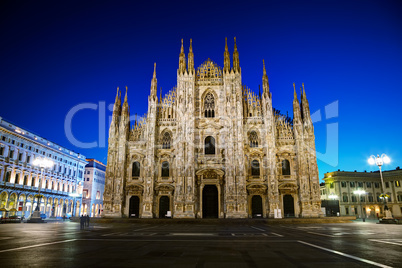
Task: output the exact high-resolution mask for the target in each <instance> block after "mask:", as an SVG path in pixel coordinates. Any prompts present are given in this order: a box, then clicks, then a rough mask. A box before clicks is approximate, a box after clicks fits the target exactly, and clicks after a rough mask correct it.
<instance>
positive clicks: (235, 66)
mask: <svg viewBox="0 0 402 268" xmlns="http://www.w3.org/2000/svg"><path fill="white" fill-rule="evenodd" d="M233 71H234V72H235V73H239V72H240V62H239V52H238V51H237V45H236V37H235V38H234V51H233Z"/></svg>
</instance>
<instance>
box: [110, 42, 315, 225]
mask: <svg viewBox="0 0 402 268" xmlns="http://www.w3.org/2000/svg"><path fill="white" fill-rule="evenodd" d="M231 59H232V61H231ZM293 87H294V99H293V118H292V119H290V118H289V117H288V116H285V115H282V114H280V113H279V112H278V111H277V110H275V109H274V108H273V107H272V93H271V90H270V88H269V83H268V76H267V73H266V69H265V65H263V70H262V93H260V94H258V95H257V94H255V93H253V91H251V90H250V89H249V88H248V87H247V86H245V85H244V84H243V82H242V74H241V68H240V62H239V52H238V51H237V46H236V39H235V42H234V51H233V56H232V57H231V56H230V53H229V50H228V46H227V42H226V45H225V51H224V62H223V68H222V67H220V66H219V65H217V64H216V63H215V62H213V61H212V60H210V59H207V60H206V61H205V62H204V63H202V64H201V65H200V66H199V67H198V68H195V66H194V54H193V49H192V44H191V40H190V47H189V52H188V54H187V57H186V55H185V53H184V48H183V40H182V45H181V52H180V56H179V68H178V70H177V86H176V87H175V88H173V89H172V90H171V91H170V92H169V93H167V94H166V95H165V96H164V97H162V96H161V94H159V97H158V93H157V78H156V65H155V67H154V72H153V77H152V80H151V90H150V95H149V97H148V112H147V113H146V115H145V116H143V117H142V119H141V120H135V122H130V119H129V118H130V114H129V110H130V109H129V105H128V103H127V90H126V94H125V97H124V100H123V104H122V100H121V93H120V91H119V90H118V91H117V95H116V101H115V104H114V110H113V117H112V123H111V125H110V129H109V143H108V158H107V170H106V184H105V192H104V201H103V204H104V210H103V216H104V217H139V218H164V217H173V218H251V217H263V218H274V217H319V216H321V215H322V213H321V205H320V204H321V203H320V191H319V178H318V168H317V159H316V152H315V137H314V128H313V124H312V120H311V116H310V109H309V103H308V101H307V97H306V93H305V90H304V85H303V88H302V89H301V96H300V100H299V98H298V95H297V94H296V89H295V85H293Z"/></svg>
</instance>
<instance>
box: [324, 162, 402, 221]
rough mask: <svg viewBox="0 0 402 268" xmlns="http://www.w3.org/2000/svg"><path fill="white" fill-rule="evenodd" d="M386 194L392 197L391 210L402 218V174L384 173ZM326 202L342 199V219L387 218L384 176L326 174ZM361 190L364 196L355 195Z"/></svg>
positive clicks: (374, 173) (340, 200)
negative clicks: (383, 194) (384, 209)
mask: <svg viewBox="0 0 402 268" xmlns="http://www.w3.org/2000/svg"><path fill="white" fill-rule="evenodd" d="M382 174H383V178H384V186H385V193H386V194H387V195H388V196H389V198H388V203H387V205H388V208H389V209H390V210H391V213H392V214H393V215H394V216H395V217H400V216H402V186H401V185H402V170H400V169H396V170H389V171H383V173H382ZM324 181H325V186H324V187H323V188H322V199H326V200H329V199H334V198H336V199H339V206H340V214H341V216H350V215H356V216H357V217H364V218H376V217H377V216H383V208H384V203H383V200H382V199H381V198H380V195H381V194H382V189H381V178H380V172H379V171H376V172H346V171H334V172H329V173H325V175H324ZM357 190H361V191H364V193H363V194H360V196H359V194H357V193H354V192H355V191H357Z"/></svg>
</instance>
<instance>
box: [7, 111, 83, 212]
mask: <svg viewBox="0 0 402 268" xmlns="http://www.w3.org/2000/svg"><path fill="white" fill-rule="evenodd" d="M36 157H45V158H48V159H50V160H52V161H53V162H54V166H53V168H51V169H45V171H44V173H43V177H41V170H40V168H38V167H35V166H33V160H34V159H35V158H36ZM86 163H87V162H86V161H85V157H84V156H83V155H80V154H78V153H75V152H73V151H71V150H68V149H66V148H64V147H61V146H59V145H57V144H55V143H53V142H51V141H49V140H46V139H44V138H42V137H40V136H38V135H36V134H33V133H31V132H29V131H26V130H24V129H22V128H20V127H18V126H16V125H14V124H12V123H10V122H7V121H6V120H4V119H3V118H1V117H0V212H1V214H0V216H3V217H6V216H9V215H18V216H24V217H25V218H28V217H29V216H30V215H31V214H32V212H33V210H35V208H36V206H37V197H36V196H35V195H37V194H38V187H39V180H40V181H41V195H42V198H41V201H40V210H41V213H43V214H46V217H61V216H64V215H66V216H71V214H72V212H73V207H75V208H76V214H78V213H79V212H80V207H81V193H82V183H83V181H82V180H83V173H84V166H85V165H86ZM75 191H77V193H79V194H80V196H79V197H78V198H75V201H76V206H74V205H73V201H74V198H73V197H71V196H70V194H71V193H73V192H75ZM34 196H35V198H34Z"/></svg>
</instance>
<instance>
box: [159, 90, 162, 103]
mask: <svg viewBox="0 0 402 268" xmlns="http://www.w3.org/2000/svg"><path fill="white" fill-rule="evenodd" d="M159 103H162V87H161V88H160V90H159Z"/></svg>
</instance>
